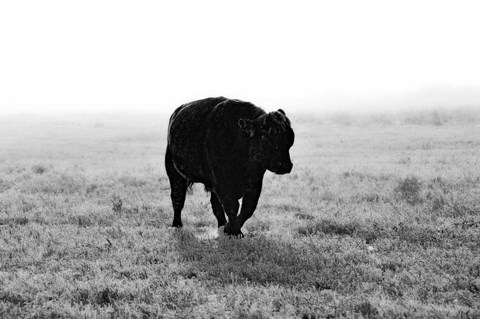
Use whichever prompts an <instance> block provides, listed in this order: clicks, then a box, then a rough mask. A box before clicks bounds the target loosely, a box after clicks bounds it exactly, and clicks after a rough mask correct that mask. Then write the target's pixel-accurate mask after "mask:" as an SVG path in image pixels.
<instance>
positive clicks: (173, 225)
mask: <svg viewBox="0 0 480 319" xmlns="http://www.w3.org/2000/svg"><path fill="white" fill-rule="evenodd" d="M172 227H173V228H182V227H183V225H182V222H179V223H178V222H173V224H172Z"/></svg>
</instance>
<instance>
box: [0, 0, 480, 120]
mask: <svg viewBox="0 0 480 319" xmlns="http://www.w3.org/2000/svg"><path fill="white" fill-rule="evenodd" d="M479 9H480V5H479V4H477V3H476V2H474V1H401V2H386V1H361V2H360V1H297V2H295V3H294V2H293V1H242V2H226V1H211V0H210V1H175V2H173V1H171V2H166V1H141V2H138V1H135V2H134V1H107V0H105V1H88V0H87V1H81V2H71V1H51V0H48V1H2V2H1V3H0V46H1V50H0V112H2V113H16V112H41V113H44V112H89V113H90V112H109V111H120V110H122V111H132V112H143V111H145V112H152V111H155V112H171V111H172V110H173V109H174V108H176V107H177V106H178V105H180V104H183V103H185V102H188V101H190V100H195V99H200V98H204V97H208V96H219V95H223V96H227V97H231V98H238V99H242V100H247V101H251V102H253V103H255V104H256V105H258V106H260V107H263V108H265V109H266V110H270V109H274V108H278V107H282V108H284V109H285V110H286V111H287V112H293V111H302V112H303V111H305V112H311V111H319V112H339V111H348V112H370V111H382V112H384V111H398V110H406V109H428V108H476V109H478V108H480V76H479V75H480V59H479V58H478V57H479V56H480V42H479V41H478V30H480V19H478V12H479Z"/></svg>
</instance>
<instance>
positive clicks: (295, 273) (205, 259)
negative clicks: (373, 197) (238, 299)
mask: <svg viewBox="0 0 480 319" xmlns="http://www.w3.org/2000/svg"><path fill="white" fill-rule="evenodd" d="M174 238H175V240H176V244H177V248H178V251H179V253H180V256H181V261H182V262H184V263H185V264H186V265H187V267H186V268H185V269H184V271H185V273H183V274H182V275H184V276H185V277H189V278H191V277H203V278H205V279H213V280H217V281H220V282H222V283H226V284H228V283H242V282H247V281H248V282H252V283H257V284H262V285H267V284H278V285H285V286H296V287H303V288H307V289H308V288H316V289H319V290H321V289H341V290H343V289H348V290H350V289H352V288H354V287H353V286H356V285H357V284H358V282H355V280H354V281H353V282H352V281H351V275H352V270H354V269H353V268H355V269H357V270H359V269H358V267H361V265H362V264H365V263H368V260H366V259H365V258H363V257H362V256H361V255H357V254H353V255H352V254H345V255H339V254H338V250H336V251H334V250H323V249H319V247H318V246H317V245H315V244H314V243H313V242H312V243H311V244H308V243H306V242H304V241H299V242H296V241H292V242H283V241H281V240H274V239H270V238H267V237H265V236H264V235H261V234H250V235H247V236H246V237H245V238H243V239H235V238H229V237H219V238H216V239H208V238H198V237H197V236H196V235H194V234H193V233H192V232H191V231H189V230H185V229H183V230H178V231H177V232H176V233H175V235H174ZM353 272H355V271H353ZM352 285H353V286H352Z"/></svg>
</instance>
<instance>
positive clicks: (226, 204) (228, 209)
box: [216, 192, 243, 236]
mask: <svg viewBox="0 0 480 319" xmlns="http://www.w3.org/2000/svg"><path fill="white" fill-rule="evenodd" d="M216 194H217V198H218V200H219V201H220V203H221V204H222V207H223V210H224V212H225V214H226V215H227V217H228V222H227V224H226V225H225V228H224V232H225V233H226V234H228V235H234V236H237V235H240V236H242V235H243V234H242V232H241V231H240V227H239V224H238V220H237V219H238V218H237V214H238V208H239V206H240V205H239V204H238V200H236V199H235V197H234V196H233V195H232V194H229V193H225V192H216Z"/></svg>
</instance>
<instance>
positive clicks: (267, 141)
mask: <svg viewBox="0 0 480 319" xmlns="http://www.w3.org/2000/svg"><path fill="white" fill-rule="evenodd" d="M238 125H239V126H240V129H241V130H242V131H243V132H244V133H245V134H246V135H248V136H249V138H250V139H251V143H250V154H249V155H250V158H251V159H252V160H253V161H255V162H258V163H260V164H261V165H262V166H263V167H265V168H266V169H268V170H269V171H272V172H274V173H276V174H287V173H290V171H291V170H292V167H293V164H292V161H291V160H290V154H289V149H290V147H292V145H293V141H294V139H295V134H294V133H293V130H292V128H291V126H290V120H289V119H288V118H287V116H286V115H285V112H284V111H283V110H281V109H280V110H278V111H276V112H270V113H268V114H264V115H261V116H259V117H257V118H255V119H253V120H250V119H240V120H239V121H238Z"/></svg>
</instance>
